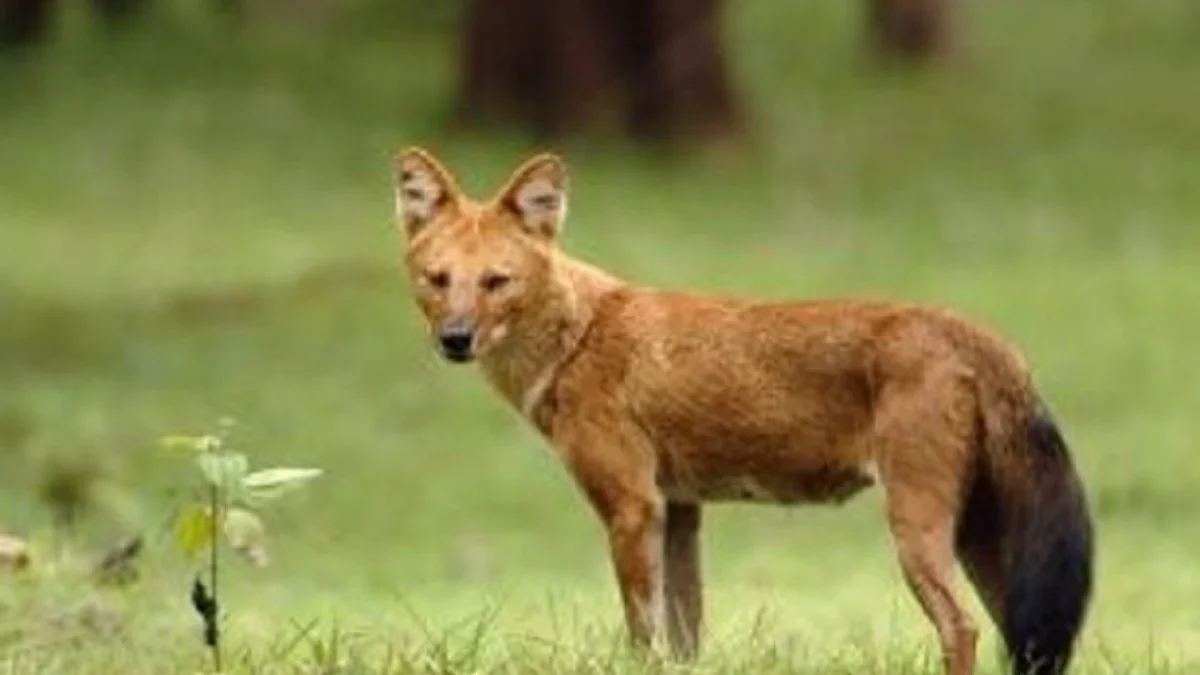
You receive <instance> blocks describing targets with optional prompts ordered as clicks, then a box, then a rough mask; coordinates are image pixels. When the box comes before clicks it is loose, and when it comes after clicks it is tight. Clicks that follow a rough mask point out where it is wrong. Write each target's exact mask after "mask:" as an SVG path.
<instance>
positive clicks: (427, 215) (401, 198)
mask: <svg viewBox="0 0 1200 675" xmlns="http://www.w3.org/2000/svg"><path fill="white" fill-rule="evenodd" d="M392 164H393V168H394V171H395V176H394V178H395V190H396V219H397V221H398V222H399V223H400V224H402V225H403V226H404V229H405V232H407V234H408V236H409V237H410V238H411V237H414V236H416V235H417V233H418V232H420V231H421V230H422V229H423V228H424V227H425V226H426V225H428V224H429V223H431V222H433V221H434V220H436V219H437V218H438V216H440V215H442V214H443V213H445V212H446V210H447V209H449V208H455V207H456V206H457V205H458V201H459V198H460V196H461V194H462V193H461V191H460V190H459V187H458V183H457V182H456V181H455V180H454V176H453V175H451V173H450V172H449V171H447V170H446V168H445V167H444V166H442V164H441V162H438V161H437V159H435V158H434V156H433V155H432V154H430V153H429V152H427V151H425V150H423V149H421V148H416V147H413V148H407V149H405V150H403V151H401V152H400V153H399V154H397V155H396V157H395V158H394V159H393V160H392Z"/></svg>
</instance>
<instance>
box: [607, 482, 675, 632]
mask: <svg viewBox="0 0 1200 675" xmlns="http://www.w3.org/2000/svg"><path fill="white" fill-rule="evenodd" d="M664 522H665V514H664V508H663V501H662V499H661V497H659V496H658V495H647V494H642V493H640V492H637V491H633V492H626V493H623V494H622V495H620V497H618V498H617V499H616V500H615V501H614V502H613V503H612V505H611V515H610V516H609V517H608V518H607V519H606V522H605V527H606V528H607V530H608V544H609V549H610V552H611V555H612V562H613V567H614V569H615V571H616V575H617V583H618V585H619V586H620V591H621V602H622V604H623V605H624V609H625V625H626V628H627V630H628V633H629V639H630V641H631V642H632V643H633V644H634V645H635V646H636V647H639V648H648V647H651V646H653V644H654V643H655V642H656V641H657V640H659V639H661V637H662V635H663V632H664V627H665V619H666V605H665V603H664V601H663V596H664V593H663V525H664Z"/></svg>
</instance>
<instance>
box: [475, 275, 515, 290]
mask: <svg viewBox="0 0 1200 675" xmlns="http://www.w3.org/2000/svg"><path fill="white" fill-rule="evenodd" d="M510 281H512V277H510V276H508V275H507V274H499V273H492V274H485V275H483V279H481V280H480V281H479V285H481V286H483V289H484V290H485V291H497V290H500V289H501V288H504V287H505V286H506V285H508V282H510Z"/></svg>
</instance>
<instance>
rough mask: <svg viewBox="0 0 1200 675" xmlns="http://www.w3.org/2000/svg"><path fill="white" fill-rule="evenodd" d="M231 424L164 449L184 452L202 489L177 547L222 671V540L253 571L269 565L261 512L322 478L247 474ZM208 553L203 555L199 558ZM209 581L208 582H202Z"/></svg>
mask: <svg viewBox="0 0 1200 675" xmlns="http://www.w3.org/2000/svg"><path fill="white" fill-rule="evenodd" d="M231 428H232V422H231V421H229V420H222V422H221V424H220V425H219V429H218V432H217V433H215V434H206V435H203V436H169V437H166V438H164V439H162V444H163V445H164V446H165V447H167V448H170V449H175V450H185V451H188V452H189V453H190V454H191V455H192V456H193V458H194V460H195V467H196V468H197V469H198V472H199V479H200V489H199V490H198V492H197V494H196V496H195V497H194V498H193V499H191V500H189V501H188V502H186V503H185V504H183V505H182V507H181V508H180V509H179V511H178V515H177V516H176V520H175V527H174V531H175V543H176V545H177V546H178V547H179V549H180V550H181V551H182V553H183V554H184V556H186V557H187V559H188V560H189V561H191V562H193V563H194V564H195V565H196V569H195V572H194V574H193V577H192V581H191V588H190V599H191V604H192V607H193V608H194V609H195V610H196V613H197V614H199V615H200V618H201V620H202V622H203V637H204V644H205V645H206V646H207V648H208V649H209V651H210V654H211V655H212V665H213V669H214V671H215V672H218V673H219V672H221V666H222V663H221V661H222V659H221V636H222V633H221V627H220V608H221V606H222V601H221V584H220V582H221V578H222V576H221V572H222V565H221V562H222V561H221V546H220V543H221V539H222V537H223V538H224V540H225V541H226V543H228V545H229V547H230V548H231V549H232V550H233V551H234V552H235V553H237V554H238V556H239V557H240V558H241V559H243V560H245V561H247V562H249V563H250V564H252V565H255V566H259V567H262V566H265V565H266V564H267V563H268V553H267V548H266V526H265V525H264V523H263V520H262V518H261V517H260V516H259V513H260V512H261V510H262V508H263V507H264V506H266V505H267V504H268V503H270V502H272V501H274V500H276V499H278V498H279V497H281V496H283V495H284V494H286V493H288V492H290V491H292V490H294V489H296V488H298V487H301V486H303V485H305V484H306V483H308V482H309V481H311V480H312V479H313V478H316V477H317V476H319V475H321V470H320V469H310V468H294V467H274V468H269V469H259V470H256V471H251V470H250V462H249V460H248V459H247V457H246V455H245V454H244V453H242V452H239V451H237V450H235V449H233V448H232V447H231V446H230V444H229V432H230V430H231ZM205 553H207V554H208V555H207V556H204V555H203V554H205ZM206 576H207V583H206V582H205V577H206Z"/></svg>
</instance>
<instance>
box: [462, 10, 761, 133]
mask: <svg viewBox="0 0 1200 675" xmlns="http://www.w3.org/2000/svg"><path fill="white" fill-rule="evenodd" d="M720 9H721V4H720V0H472V1H471V2H470V3H469V4H468V6H467V8H466V17H465V20H466V24H465V27H464V31H463V34H462V42H461V58H460V68H461V72H460V90H459V96H458V103H457V110H456V118H457V119H458V120H459V121H460V122H462V123H465V124H478V123H483V122H485V121H496V120H500V121H508V122H514V123H516V124H518V125H520V126H523V127H526V128H530V129H532V130H533V131H535V132H537V133H539V134H542V135H558V134H565V133H570V132H572V131H577V130H580V129H582V128H584V127H586V126H589V125H591V124H594V123H598V122H600V121H602V120H605V119H606V118H609V117H614V116H615V117H616V119H617V120H618V121H619V122H620V123H622V124H623V125H624V127H625V129H626V130H627V132H628V133H629V134H631V135H632V136H634V137H637V138H642V139H655V140H662V139H666V138H670V137H677V136H692V137H695V136H703V137H712V136H724V135H731V134H736V133H737V132H738V131H740V130H741V127H742V117H741V114H740V109H739V104H738V102H737V100H736V98H737V97H736V95H735V92H734V90H733V85H732V83H731V81H730V73H729V68H728V66H727V63H726V58H725V53H724V50H723V46H722V36H721V20H720Z"/></svg>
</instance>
